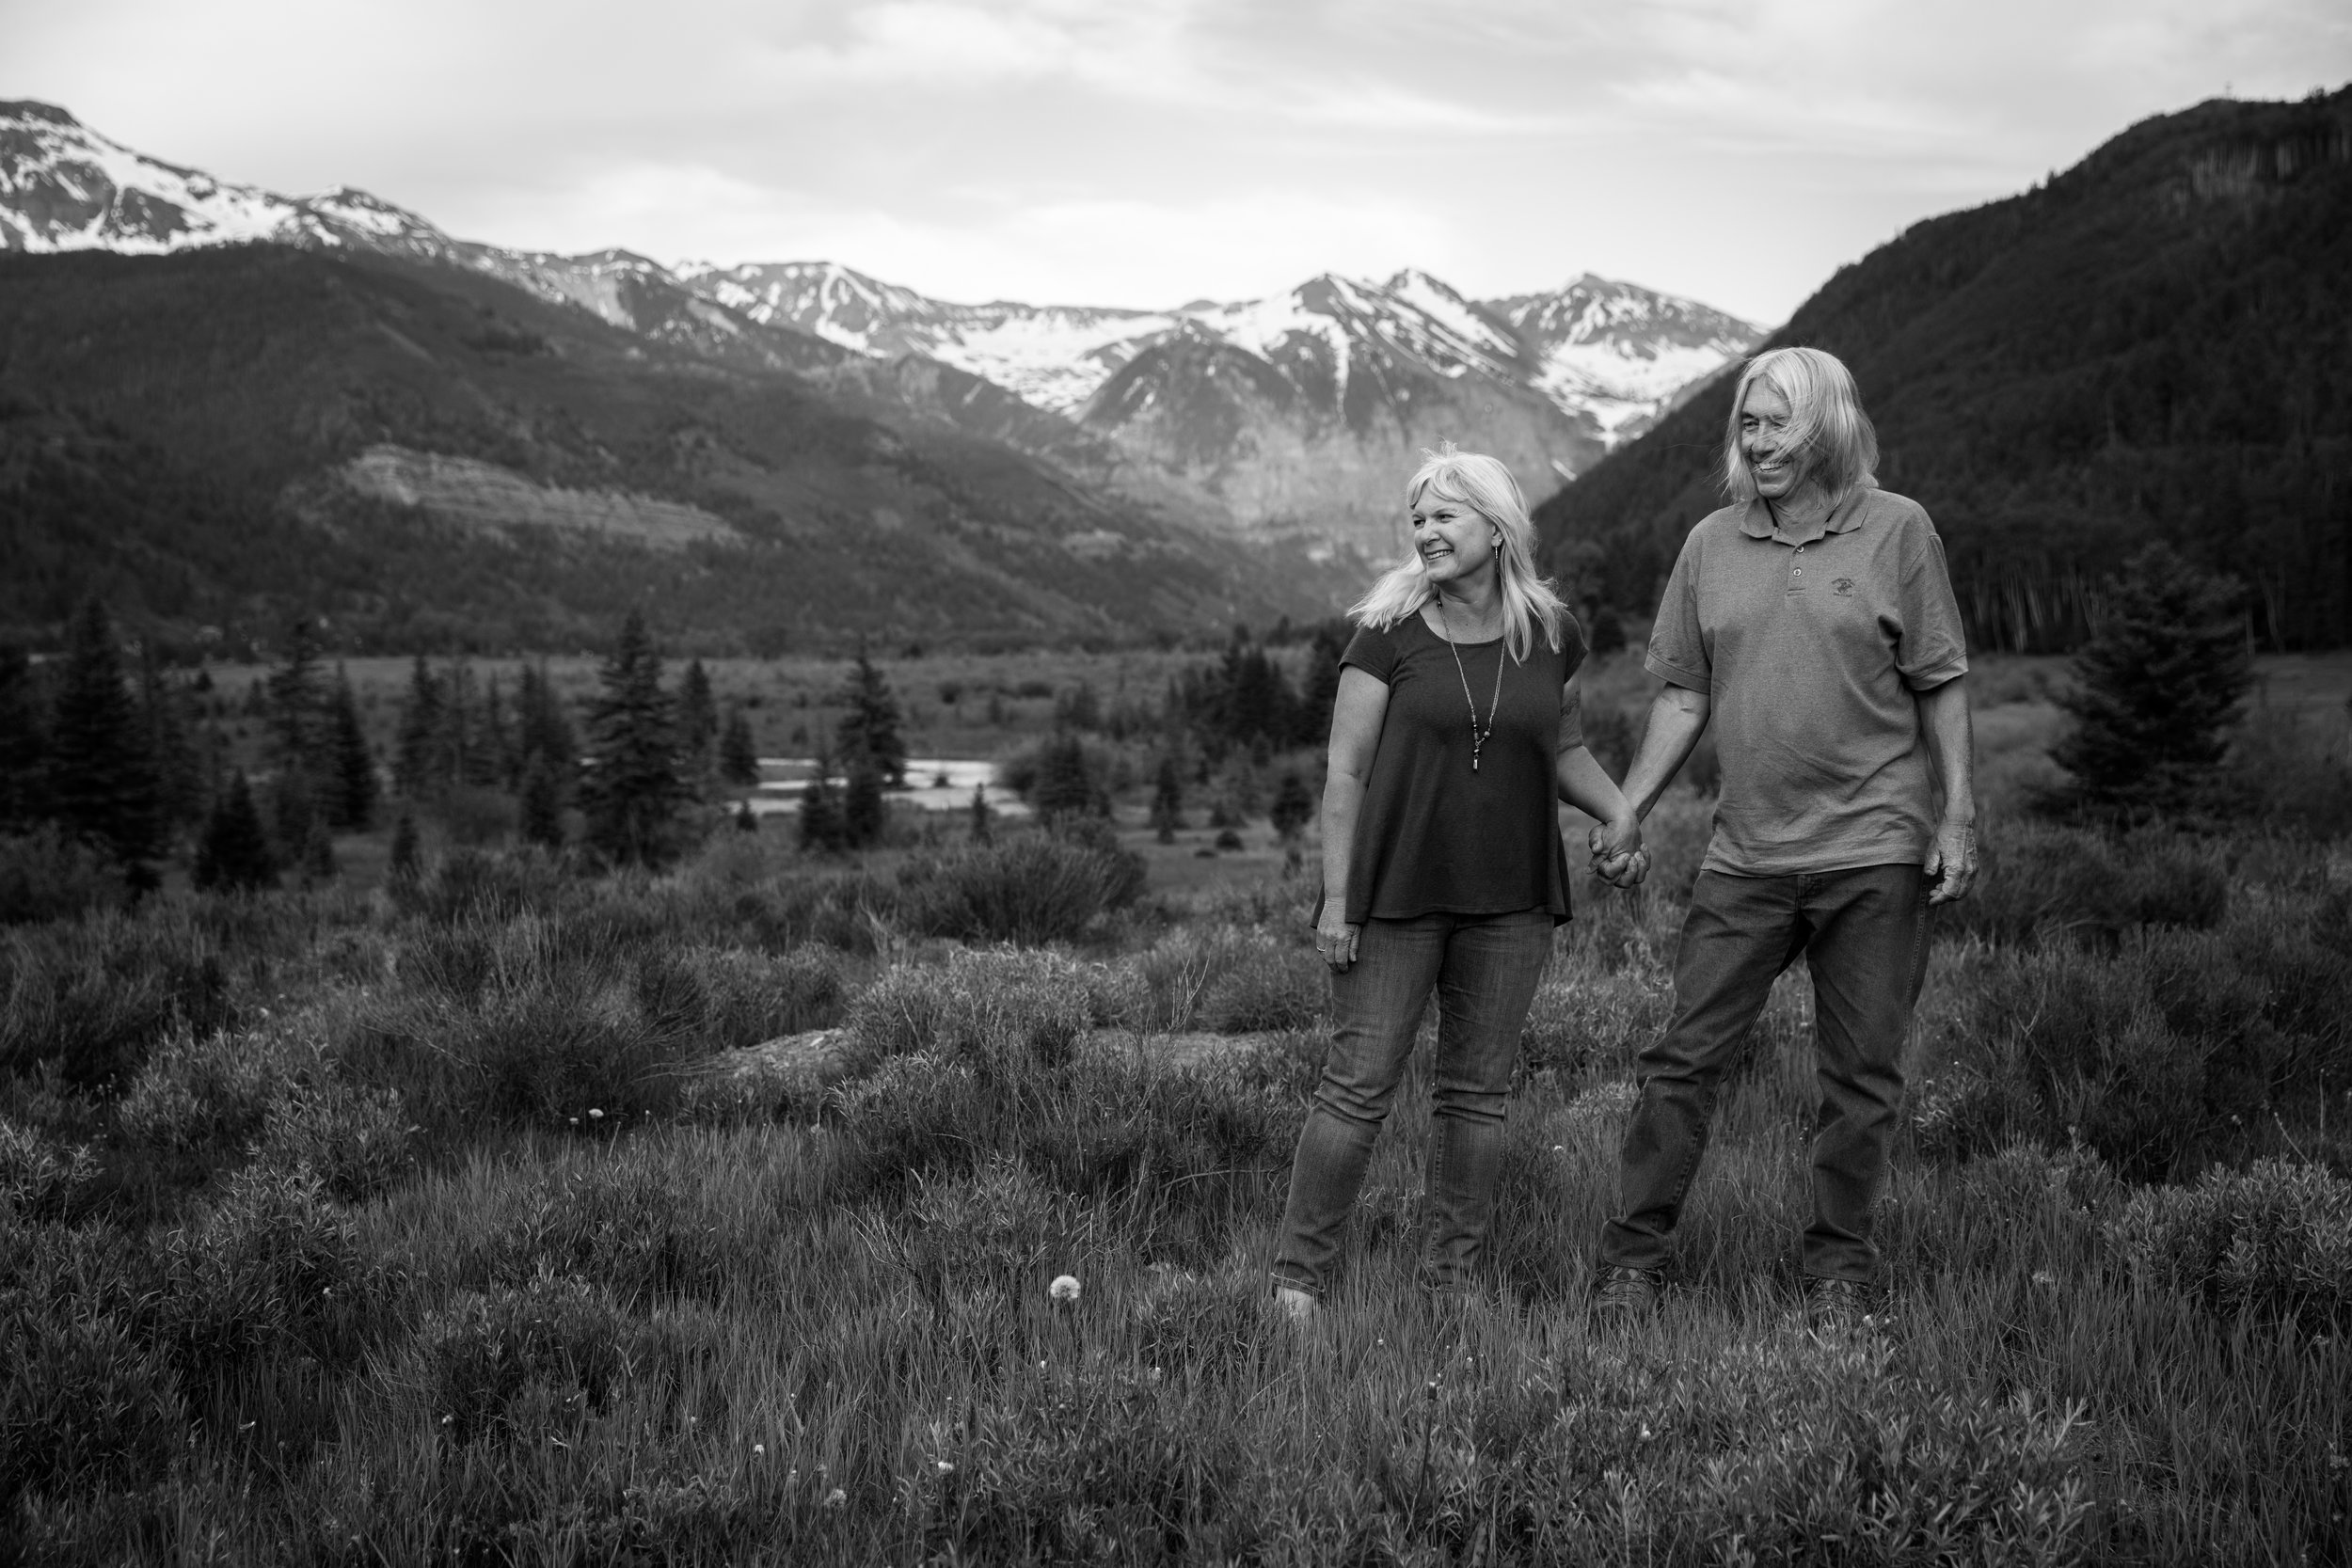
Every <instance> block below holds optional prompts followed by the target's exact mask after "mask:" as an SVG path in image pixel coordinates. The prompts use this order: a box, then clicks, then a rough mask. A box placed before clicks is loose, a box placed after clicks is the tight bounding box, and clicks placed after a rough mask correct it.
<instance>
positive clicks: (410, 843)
mask: <svg viewBox="0 0 2352 1568" xmlns="http://www.w3.org/2000/svg"><path fill="white" fill-rule="evenodd" d="M423 871H424V855H423V851H422V849H421V847H420V846H419V845H418V843H417V817H416V814H415V813H414V812H412V811H410V810H409V809H408V808H407V807H406V806H403V807H401V808H400V819H399V820H398V821H396V822H394V823H393V824H392V863H391V874H392V880H393V881H396V882H413V881H415V880H416V879H417V878H418V877H419V876H421V875H422V873H423Z"/></svg>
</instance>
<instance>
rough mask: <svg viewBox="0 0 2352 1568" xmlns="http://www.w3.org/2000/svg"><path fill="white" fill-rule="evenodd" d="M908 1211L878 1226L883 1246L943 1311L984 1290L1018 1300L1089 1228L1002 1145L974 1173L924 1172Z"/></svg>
mask: <svg viewBox="0 0 2352 1568" xmlns="http://www.w3.org/2000/svg"><path fill="white" fill-rule="evenodd" d="M906 1218H907V1222H908V1223H905V1224H902V1225H896V1226H888V1227H881V1226H877V1227H872V1229H871V1234H872V1235H873V1237H874V1238H875V1240H876V1242H877V1243H878V1247H877V1250H878V1251H879V1252H880V1254H881V1255H882V1256H883V1257H885V1258H887V1259H890V1260H891V1261H892V1262H893V1263H895V1264H897V1265H898V1268H899V1269H900V1270H901V1271H902V1272H904V1273H905V1274H906V1275H907V1277H908V1280H909V1282H910V1283H911V1284H912V1285H913V1286H914V1289H915V1291H916V1292H917V1293H918V1294H920V1295H921V1296H922V1298H923V1299H924V1301H925V1302H926V1303H927V1304H929V1305H930V1307H931V1308H932V1310H933V1311H934V1312H935V1313H939V1314H941V1315H942V1316H945V1315H946V1310H947V1306H948V1301H949V1298H950V1297H951V1296H966V1297H969V1296H970V1295H972V1294H974V1293H975V1292H976V1291H977V1292H985V1293H990V1294H993V1295H995V1296H996V1297H997V1298H998V1299H1000V1300H1001V1299H1015V1300H1017V1299H1019V1298H1020V1296H1021V1295H1022V1294H1023V1293H1024V1292H1025V1290H1026V1289H1027V1288H1028V1287H1030V1286H1032V1285H1038V1286H1041V1285H1042V1284H1043V1283H1044V1280H1045V1278H1046V1276H1047V1275H1051V1274H1058V1273H1060V1272H1062V1269H1063V1267H1064V1266H1065V1265H1067V1264H1068V1262H1069V1260H1070V1259H1072V1258H1073V1256H1074V1255H1075V1240H1074V1238H1075V1237H1076V1236H1077V1234H1078V1233H1079V1232H1080V1230H1081V1229H1082V1225H1081V1221H1080V1217H1079V1214H1078V1212H1077V1206H1076V1205H1074V1204H1073V1203H1072V1202H1070V1200H1068V1199H1067V1198H1065V1197H1063V1196H1059V1195H1057V1194H1056V1193H1055V1192H1053V1191H1052V1190H1051V1189H1050V1188H1048V1187H1047V1186H1045V1184H1044V1183H1043V1182H1041V1181H1040V1180H1038V1179H1037V1176H1036V1175H1035V1174H1034V1173H1033V1172H1031V1171H1030V1170H1029V1169H1028V1168H1027V1167H1026V1166H1025V1165H1024V1164H1022V1163H1021V1162H1020V1160H1019V1159H1018V1158H1017V1157H1015V1156H1013V1155H1009V1154H1006V1153H1003V1152H998V1153H995V1154H993V1155H991V1156H990V1157H989V1158H988V1159H987V1160H986V1161H984V1162H983V1163H982V1164H981V1165H980V1166H979V1168H978V1169H977V1170H975V1171H974V1172H972V1173H971V1174H970V1175H968V1176H932V1177H928V1178H926V1179H924V1180H921V1181H920V1182H919V1183H918V1184H917V1185H916V1187H915V1188H914V1192H913V1194H912V1196H910V1198H909V1201H908V1204H907V1214H906ZM1049 1263H1051V1264H1052V1265H1053V1266H1052V1267H1050V1268H1049V1267H1048V1264H1049Z"/></svg>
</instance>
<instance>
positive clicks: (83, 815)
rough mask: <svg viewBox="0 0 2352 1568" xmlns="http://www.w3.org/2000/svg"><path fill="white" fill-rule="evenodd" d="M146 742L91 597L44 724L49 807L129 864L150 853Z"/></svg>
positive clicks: (78, 618)
mask: <svg viewBox="0 0 2352 1568" xmlns="http://www.w3.org/2000/svg"><path fill="white" fill-rule="evenodd" d="M146 740H147V726H146V724H145V722H144V721H142V720H141V718H140V716H139V712H138V709H137V707H136V706H135V705H134V704H133V703H132V701H131V692H130V689H129V687H128V686H127V685H126V684H125V682H124V680H123V672H122V653H121V650H120V649H119V648H118V647H117V646H116V644H115V634H114V626H113V624H112V623H111V622H110V621H108V620H107V618H106V610H105V607H104V606H103V605H102V604H100V603H99V602H98V601H97V600H95V599H92V600H90V601H89V602H87V604H85V605H84V606H83V607H82V609H81V610H79V611H78V612H77V613H76V614H75V615H74V617H73V620H72V625H71V626H70V628H69V630H68V633H67V642H66V656H65V669H64V673H63V674H62V675H61V676H60V677H59V679H58V683H57V696H56V714H55V716H54V718H53V719H52V721H51V723H50V736H49V770H48V782H49V795H50V803H51V809H52V810H53V811H54V812H55V813H56V816H57V817H58V818H59V819H60V820H61V821H63V822H64V824H65V825H66V827H67V828H68V829H69V830H70V831H71V832H73V833H74V834H75V835H76V836H77V837H80V838H82V839H84V840H87V842H89V843H92V844H97V845H102V846H103V847H105V848H107V849H109V850H110V851H112V852H113V854H114V855H115V856H116V858H117V859H119V860H121V861H122V862H124V863H127V864H131V865H134V866H135V865H138V864H139V863H142V862H144V861H145V860H146V859H147V858H148V857H149V856H151V855H152V854H154V853H155V849H156V821H155V816H156V813H155V778H154V772H153V767H152V763H151V760H150V758H149V757H148V754H147V745H146Z"/></svg>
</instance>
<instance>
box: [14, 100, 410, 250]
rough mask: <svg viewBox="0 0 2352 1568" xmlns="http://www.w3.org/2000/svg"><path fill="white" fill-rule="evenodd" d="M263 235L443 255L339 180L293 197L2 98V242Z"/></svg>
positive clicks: (140, 242)
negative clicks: (337, 185)
mask: <svg viewBox="0 0 2352 1568" xmlns="http://www.w3.org/2000/svg"><path fill="white" fill-rule="evenodd" d="M255 240H266V241H271V242H274V243H278V244H282V245H328V246H333V245H355V246H358V247H361V248H364V249H369V250H380V251H388V252H392V253H394V254H400V255H410V256H421V257H431V258H434V259H437V260H439V259H446V258H448V257H449V256H450V255H451V254H453V242H452V241H451V239H450V237H449V236H448V235H446V234H444V233H442V232H441V231H440V230H437V229H436V228H434V227H433V225H431V224H430V223H427V222H426V221H425V220H424V219H422V218H421V217H419V216H418V215H417V214H414V213H411V212H406V211H405V210H403V209H401V208H399V207H395V206H393V205H392V204H391V203H390V202H389V201H384V200H381V199H379V198H375V197H373V196H370V195H369V194H368V193H367V192H365V191H359V190H352V189H349V188H347V187H346V188H343V189H339V190H333V191H329V192H327V193H326V195H324V196H310V197H285V196H278V195H277V194H275V193H273V192H270V191H265V190H262V189H260V188H259V187H257V186H253V185H234V184H230V183H228V182H224V181H219V180H215V179H214V178H213V177H212V176H211V175H209V174H206V173H203V172H202V171H201V170H199V169H192V168H182V167H180V166H177V165H173V164H167V163H164V162H163V161H161V160H160V159H156V158H150V157H147V156H146V155H145V154H143V153H138V152H134V151H132V150H130V149H129V148H127V147H124V146H123V145H122V144H121V143H119V142H116V141H112V140H109V139H108V138H106V137H104V136H102V135H99V134H98V133H97V132H95V131H92V130H90V129H89V128H88V127H87V126H85V125H83V124H82V123H81V122H80V121H79V120H77V119H74V118H73V117H72V115H70V114H68V113H66V112H65V111H64V110H63V109H60V108H56V107H54V106H53V105H51V104H47V103H0V249H5V250H29V251H55V250H113V251H121V252H127V253H130V254H134V255H138V254H159V253H162V252H165V251H172V250H180V249H184V248H185V247H187V246H189V245H236V244H240V243H244V242H249V241H255Z"/></svg>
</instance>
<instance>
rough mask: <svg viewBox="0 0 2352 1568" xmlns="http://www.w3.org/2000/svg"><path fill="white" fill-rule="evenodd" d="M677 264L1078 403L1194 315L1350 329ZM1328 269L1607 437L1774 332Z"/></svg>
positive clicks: (896, 347) (822, 274) (871, 348)
mask: <svg viewBox="0 0 2352 1568" xmlns="http://www.w3.org/2000/svg"><path fill="white" fill-rule="evenodd" d="M679 276H680V277H681V278H682V279H683V280H684V281H685V282H686V283H687V284H688V285H689V286H690V287H692V288H694V289H696V290H699V291H701V292H703V293H707V294H708V295H709V296H710V297H711V298H713V299H716V300H720V301H723V303H725V304H728V305H731V306H733V307H735V308H736V309H739V310H741V311H743V312H744V313H745V314H746V315H749V316H751V317H752V318H753V319H754V320H756V321H761V322H780V323H785V324H788V325H793V326H797V327H799V328H801V329H802V330H803V331H805V332H810V333H814V334H816V335H817V336H818V337H820V338H824V339H826V340H827V341H832V342H835V343H839V344H841V345H842V346H843V347H845V348H850V349H854V350H856V351H857V352H859V353H861V354H869V355H876V356H884V357H893V356H898V355H901V354H921V355H925V356H929V357H930V358H934V359H939V360H943V361H945V362H946V363H948V364H951V365H954V366H956V367H958V368H959V369H961V370H965V371H969V372H972V373H973V374H975V375H979V376H985V377H986V378H987V379H989V380H991V381H993V382H995V383H996V384H997V385H998V386H1001V387H1006V388H1010V389H1011V390H1013V391H1015V392H1017V393H1019V394H1020V395H1021V396H1022V397H1024V398H1025V399H1027V400H1028V401H1029V402H1031V403H1034V404H1038V405H1039V406H1040V407H1043V408H1050V409H1053V410H1055V411H1056V412H1057V413H1066V414H1072V415H1075V414H1078V413H1079V412H1080V411H1082V410H1083V409H1084V408H1085V407H1086V405H1087V403H1088V400H1089V399H1090V398H1092V397H1093V396H1094V394H1095V392H1096V391H1097V390H1099V389H1100V388H1102V386H1103V384H1104V383H1105V382H1107V381H1108V380H1110V378H1111V377H1112V376H1114V375H1116V374H1118V373H1119V372H1120V370H1122V369H1124V368H1125V366H1126V364H1127V362H1128V361H1129V360H1131V359H1133V358H1134V357H1135V356H1136V355H1137V354H1139V353H1140V352H1142V351H1143V350H1144V349H1145V348H1147V347H1149V346H1150V345H1151V344H1152V343H1153V342H1156V341H1160V340H1162V339H1164V338H1167V337H1168V336H1170V335H1171V334H1175V333H1177V332H1179V331H1180V330H1182V329H1184V328H1186V327H1188V326H1189V327H1191V328H1196V329H1200V330H1205V331H1207V332H1209V333H1210V334H1212V335H1213V336H1216V337H1218V338H1221V339H1223V340H1224V341H1230V342H1232V343H1235V344H1237V345H1238V346H1241V347H1244V348H1247V349H1249V350H1250V351H1251V352H1253V353H1258V354H1260V355H1261V356H1263V355H1264V353H1265V352H1266V351H1267V350H1268V349H1269V348H1270V347H1271V346H1272V345H1273V344H1274V343H1275V342H1277V341H1279V339H1280V338H1281V337H1282V336H1284V335H1285V334H1287V333H1289V332H1291V331H1293V330H1305V331H1307V332H1309V333H1311V334H1318V335H1320V334H1327V333H1329V332H1332V331H1338V330H1343V328H1341V327H1340V325H1339V318H1338V317H1336V316H1331V315H1327V314H1325V313H1323V312H1320V311H1317V310H1312V309H1310V310H1306V311H1304V312H1303V314H1302V312H1301V311H1300V309H1299V308H1298V307H1297V306H1296V305H1295V299H1296V297H1297V293H1298V291H1293V293H1291V294H1286V295H1276V296H1273V297H1271V298H1268V299H1263V300H1246V301H1240V302H1236V303H1232V304H1214V303H1210V302H1206V301H1196V302H1195V303H1193V304H1190V305H1184V306H1180V307H1178V308H1176V309H1171V310H1134V309H1104V308H1100V307H1085V306H1037V305H1023V304H1019V303H1016V302H1012V301H1007V300H997V301H993V302H991V303H989V304H986V305H955V304H949V303H947V302H946V301H943V300H936V299H931V298H930V297H928V296H927V295H924V294H921V293H916V292H915V291H914V290H913V289H908V288H903V287H900V286H898V285H897V284H892V283H884V282H882V281H880V280H878V279H876V278H872V277H866V275H865V274H863V273H858V272H853V271H851V270H850V269H849V268H847V267H844V266H841V265H839V264H838V263H835V262H832V261H786V262H772V263H755V264H751V265H746V266H739V267H728V268H720V267H715V266H708V265H702V266H689V267H685V268H681V269H680V273H679ZM1333 281H1334V282H1336V283H1339V284H1341V285H1343V292H1342V293H1339V294H1337V295H1335V296H1334V297H1335V298H1336V299H1352V300H1354V301H1355V302H1356V303H1355V304H1352V305H1344V306H1343V308H1342V309H1343V314H1345V315H1347V316H1349V317H1350V318H1351V319H1354V320H1356V321H1358V322H1359V323H1363V324H1366V325H1369V323H1370V322H1371V320H1372V318H1374V317H1375V316H1378V315H1380V314H1383V313H1388V314H1391V315H1392V316H1393V317H1394V318H1395V323H1396V327H1397V331H1396V334H1395V335H1396V336H1398V337H1400V338H1402V339H1406V340H1410V339H1414V338H1420V339H1422V340H1425V341H1433V342H1434V341H1444V342H1445V343H1446V345H1447V346H1446V347H1445V348H1444V349H1443V350H1442V352H1441V354H1440V357H1441V358H1444V359H1447V360H1450V361H1452V362H1455V363H1458V364H1460V365H1462V366H1463V367H1464V368H1465V369H1466V370H1474V371H1476V372H1478V373H1482V374H1492V375H1502V376H1506V377H1508V378H1511V379H1513V380H1517V381H1519V382H1521V383H1523V384H1525V385H1528V386H1530V387H1534V388H1536V389H1538V390H1540V391H1541V392H1543V393H1544V395H1545V396H1547V397H1549V399H1550V400H1551V401H1552V403H1553V404H1556V405H1557V406H1558V407H1559V408H1560V410H1561V412H1562V413H1564V414H1567V415H1569V416H1570V417H1571V418H1574V417H1576V416H1579V415H1584V414H1590V415H1591V416H1592V417H1593V418H1594V420H1596V421H1597V423H1598V425H1599V427H1600V429H1601V431H1602V433H1603V436H1604V437H1605V438H1606V439H1607V440H1608V441H1609V442H1610V444H1611V445H1614V444H1615V443H1616V442H1617V441H1619V440H1622V439H1624V438H1626V437H1627V436H1633V435H1638V434H1639V433H1640V432H1641V430H1643V429H1644V428H1646V426H1647V425H1648V423H1649V421H1650V420H1654V419H1655V418H1656V417H1657V416H1658V415H1659V414H1660V413H1661V412H1663V411H1664V409H1665V408H1666V407H1667V406H1668V405H1669V404H1671V402H1672V400H1673V399H1674V397H1675V395H1676V394H1677V393H1678V392H1680V391H1681V390H1682V389H1683V388H1686V387H1689V386H1691V385H1692V384H1693V383H1695V382H1697V381H1699V380H1703V379H1704V378H1705V377H1706V376H1708V374H1710V373H1711V372H1714V371H1716V370H1718V369H1720V368H1721V367H1722V366H1723V365H1724V364H1725V363H1727V362H1728V361H1729V360H1731V359H1733V358H1736V357H1738V356H1740V355H1741V354H1743V353H1745V352H1746V351H1747V350H1748V349H1749V348H1751V347H1752V346H1754V345H1755V344H1756V342H1758V341H1761V340H1762V339H1763V337H1764V328H1762V327H1760V326H1757V325H1755V324H1754V323H1751V322H1744V321H1740V319H1738V318H1737V317H1735V316H1731V315H1728V314H1726V313H1724V311H1721V310H1717V309H1713V308H1711V307H1709V306H1706V305H1702V304H1699V303H1698V302H1697V301H1695V300H1689V299H1682V298H1678V297H1677V296H1676V295H1673V294H1663V293H1657V292H1655V291H1653V290H1649V289H1645V288H1642V287H1640V286H1639V285H1637V284H1632V283H1623V282H1616V281H1613V280H1611V279H1608V278H1603V277H1594V276H1593V275H1592V274H1590V273H1587V274H1585V275H1583V276H1582V277H1578V278H1576V279H1575V280H1573V281H1572V282H1570V283H1568V284H1567V285H1566V286H1565V287H1564V288H1561V289H1558V290H1554V291H1552V292H1549V293H1534V294H1518V295H1513V296H1511V297H1509V298H1506V299H1496V300H1483V301H1480V300H1471V299H1469V298H1467V297H1465V296H1464V295H1463V294H1461V293H1459V292H1457V291H1456V290H1454V288H1453V287H1452V286H1451V285H1449V284H1447V283H1445V282H1443V281H1442V280H1440V279H1438V278H1437V277H1431V276H1430V275H1429V274H1427V273H1425V272H1421V271H1418V270H1408V271H1405V272H1401V273H1398V274H1397V275H1396V276H1395V277H1391V278H1390V279H1388V281H1386V282H1385V283H1373V282H1368V281H1362V280H1355V279H1334V280H1333ZM1313 286H1314V285H1312V284H1309V285H1302V288H1312V287H1313ZM1305 317H1313V318H1314V319H1313V320H1312V321H1308V320H1306V319H1304V318H1305Z"/></svg>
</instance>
